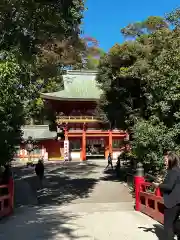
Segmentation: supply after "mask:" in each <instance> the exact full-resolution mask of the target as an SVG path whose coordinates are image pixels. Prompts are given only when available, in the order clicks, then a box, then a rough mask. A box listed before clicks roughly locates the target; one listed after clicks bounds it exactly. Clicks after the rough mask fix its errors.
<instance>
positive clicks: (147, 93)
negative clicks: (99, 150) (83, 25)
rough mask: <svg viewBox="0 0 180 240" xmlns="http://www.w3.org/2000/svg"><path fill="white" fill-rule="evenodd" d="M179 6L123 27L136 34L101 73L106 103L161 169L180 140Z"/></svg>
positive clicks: (139, 152)
mask: <svg viewBox="0 0 180 240" xmlns="http://www.w3.org/2000/svg"><path fill="white" fill-rule="evenodd" d="M179 12H180V11H179V10H178V9H177V10H176V11H175V12H173V13H170V14H168V15H167V17H166V18H165V19H162V18H158V17H150V18H148V19H147V20H145V21H144V22H142V23H138V24H134V25H133V24H132V25H131V27H132V26H133V27H132V28H130V26H128V27H127V28H125V29H123V31H122V32H123V33H124V34H125V37H126V36H130V37H133V40H132V39H131V41H126V42H125V43H123V44H116V45H115V46H114V47H112V49H111V50H110V51H109V53H107V54H106V56H105V57H103V58H102V59H101V61H100V65H99V73H98V77H97V80H98V82H99V86H100V87H101V88H102V89H103V91H104V96H103V99H105V100H104V101H102V102H101V108H102V109H103V110H104V111H105V112H106V114H107V116H108V118H109V120H110V121H111V122H112V123H113V122H114V121H116V125H117V126H118V127H119V128H123V129H128V130H129V131H130V132H131V133H132V138H131V140H132V146H133V151H134V152H135V153H136V156H137V158H138V159H139V160H140V161H142V162H144V163H145V164H146V166H149V168H150V166H151V169H153V170H160V169H161V166H162V162H161V161H160V159H161V160H162V152H163V148H167V145H169V148H170V149H174V150H178V149H179V143H180V142H179V139H180V138H179V133H180V131H179V116H180V101H179V100H180V99H179V96H180V95H179V86H180V78H179V76H180V72H179V69H180V65H179V64H180V61H179V58H180V51H179V49H180V41H179V39H180V30H179V16H180V15H179ZM170 24H171V26H172V24H174V25H173V26H172V27H171V28H169V27H168V26H169V25H170ZM158 159H159V160H158Z"/></svg>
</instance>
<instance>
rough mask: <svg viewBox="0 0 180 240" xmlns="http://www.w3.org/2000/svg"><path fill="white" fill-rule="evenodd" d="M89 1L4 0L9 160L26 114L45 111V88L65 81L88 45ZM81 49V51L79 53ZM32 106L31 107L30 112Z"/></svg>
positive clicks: (4, 148)
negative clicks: (83, 35) (84, 39)
mask: <svg viewBox="0 0 180 240" xmlns="http://www.w3.org/2000/svg"><path fill="white" fill-rule="evenodd" d="M83 11H84V1H83V0H66V1H64V0H63V1H62V0H53V1H49V0H43V1H34V0H8V1H7V0H2V1H1V4H0V31H1V38H0V58H1V61H0V85H1V88H0V95H1V104H0V111H1V113H0V114H1V142H0V154H1V156H2V159H3V161H9V160H11V159H12V156H13V153H14V147H15V145H18V144H19V143H20V140H21V130H20V129H21V126H22V124H23V123H24V121H23V119H24V113H25V114H26V117H27V116H28V117H34V116H36V115H38V114H40V113H41V110H42V108H41V106H42V101H41V99H40V98H39V92H40V91H47V90H50V91H51V90H53V89H56V88H57V87H58V85H59V84H61V75H62V70H63V68H64V67H65V66H71V65H72V64H74V63H75V62H76V60H77V59H76V58H78V54H79V52H78V51H79V50H78V49H80V50H81V48H82V44H81V41H80V39H79V34H80V24H81V19H82V18H83ZM77 53H78V54H77ZM24 110H26V111H24Z"/></svg>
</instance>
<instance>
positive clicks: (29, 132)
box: [22, 125, 57, 140]
mask: <svg viewBox="0 0 180 240" xmlns="http://www.w3.org/2000/svg"><path fill="white" fill-rule="evenodd" d="M22 132H23V139H24V140H27V139H28V137H29V136H31V137H32V138H33V139H36V140H43V139H54V138H55V137H56V135H57V134H56V132H50V131H49V125H26V126H23V127H22Z"/></svg>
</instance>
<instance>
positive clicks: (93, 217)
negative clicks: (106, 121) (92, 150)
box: [0, 163, 162, 240]
mask: <svg viewBox="0 0 180 240" xmlns="http://www.w3.org/2000/svg"><path fill="white" fill-rule="evenodd" d="M103 168H104V164H102V163H101V164H98V166H97V167H96V168H95V169H94V170H93V171H91V173H89V174H86V175H85V176H84V178H87V177H93V178H94V179H97V180H98V181H97V183H96V185H95V186H94V187H93V189H91V191H90V192H89V194H88V196H83V197H79V198H74V199H72V201H71V202H67V203H65V204H61V205H55V204H54V205H34V206H32V207H28V206H25V207H22V208H18V209H17V210H16V212H15V214H14V216H11V217H10V218H8V219H3V220H1V222H0V239H3V240H19V239H26V240H60V239H62V240H74V239H80V240H116V239H122V240H139V239H146V240H157V239H161V238H160V235H161V234H162V228H161V226H160V225H159V224H158V223H157V222H155V221H154V220H152V219H151V218H149V217H147V216H145V215H143V214H140V213H137V212H135V211H134V209H133V199H132V198H131V195H130V194H129V192H128V190H127V188H126V187H125V186H124V185H123V184H121V183H119V182H118V181H116V180H115V179H114V180H113V179H111V180H109V179H108V177H106V176H104V173H103ZM77 177H80V176H77ZM69 194H71V193H69Z"/></svg>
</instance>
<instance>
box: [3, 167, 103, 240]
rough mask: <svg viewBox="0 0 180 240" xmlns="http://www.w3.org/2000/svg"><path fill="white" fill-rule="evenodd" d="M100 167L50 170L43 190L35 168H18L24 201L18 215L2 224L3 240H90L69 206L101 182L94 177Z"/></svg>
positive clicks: (49, 168)
mask: <svg viewBox="0 0 180 240" xmlns="http://www.w3.org/2000/svg"><path fill="white" fill-rule="evenodd" d="M96 168H97V165H96V164H86V165H79V164H76V165H74V164H73V165H69V166H67V165H64V166H55V168H52V167H46V176H45V179H44V182H43V188H41V187H40V185H39V182H38V178H37V177H36V175H35V173H34V169H33V168H32V169H29V170H28V171H27V170H26V168H24V167H19V168H18V169H15V174H16V176H15V183H16V185H18V193H16V195H17V194H18V195H19V197H18V198H19V199H20V201H19V204H18V208H16V209H15V214H14V215H13V216H10V217H9V218H5V219H3V220H2V221H1V222H0V239H4V240H11V239H26V240H31V239H38V240H41V239H43V240H47V239H54V240H56V239H64V240H65V239H71V240H73V239H84V240H85V239H89V237H88V236H85V235H84V233H83V232H82V231H83V229H82V228H81V226H78V218H79V216H78V215H77V214H73V213H72V209H71V211H70V210H68V209H69V205H66V204H67V203H69V202H71V201H73V200H75V199H78V198H87V197H88V196H89V194H90V193H91V191H92V190H93V188H94V187H95V185H96V183H97V182H98V181H99V179H98V177H97V178H96V177H91V176H94V175H91V173H93V172H96V171H97V169H96ZM32 195H33V198H35V199H36V200H37V201H36V202H33V199H31V197H32ZM26 199H29V201H26ZM9 229H10V231H9Z"/></svg>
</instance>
